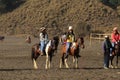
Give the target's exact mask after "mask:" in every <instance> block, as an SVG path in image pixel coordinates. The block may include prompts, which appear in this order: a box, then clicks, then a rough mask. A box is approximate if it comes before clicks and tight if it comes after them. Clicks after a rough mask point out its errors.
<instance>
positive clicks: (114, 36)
mask: <svg viewBox="0 0 120 80" xmlns="http://www.w3.org/2000/svg"><path fill="white" fill-rule="evenodd" d="M111 39H112V42H117V41H118V40H120V34H114V33H112V34H111Z"/></svg>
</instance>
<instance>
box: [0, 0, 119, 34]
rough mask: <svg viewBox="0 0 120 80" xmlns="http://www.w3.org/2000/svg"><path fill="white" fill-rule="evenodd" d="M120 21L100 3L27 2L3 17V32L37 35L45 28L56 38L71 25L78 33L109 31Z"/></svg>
mask: <svg viewBox="0 0 120 80" xmlns="http://www.w3.org/2000/svg"><path fill="white" fill-rule="evenodd" d="M118 22H119V18H118V14H117V13H116V11H115V10H113V9H112V8H110V7H108V6H105V5H104V4H102V3H101V2H99V1H98V0H26V1H25V2H24V3H23V4H21V5H20V6H19V7H17V8H16V9H14V10H12V11H10V12H8V13H4V14H2V15H0V33H1V34H4V33H5V34H9V35H12V34H32V35H34V36H36V35H38V33H39V28H40V27H43V26H45V27H46V28H47V30H48V33H49V34H50V35H54V34H61V32H63V31H66V30H67V28H68V26H69V25H72V26H73V27H74V29H75V30H77V32H79V34H81V33H83V34H86V32H87V33H89V32H91V31H95V30H96V31H100V32H105V31H107V32H110V31H111V29H112V27H114V25H118ZM103 29H104V30H103Z"/></svg>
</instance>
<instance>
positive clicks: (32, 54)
mask: <svg viewBox="0 0 120 80" xmlns="http://www.w3.org/2000/svg"><path fill="white" fill-rule="evenodd" d="M34 55H35V49H34V48H33V47H32V50H31V59H32V60H33V59H34Z"/></svg>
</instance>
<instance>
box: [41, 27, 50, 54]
mask: <svg viewBox="0 0 120 80" xmlns="http://www.w3.org/2000/svg"><path fill="white" fill-rule="evenodd" d="M40 30H41V33H40V35H39V36H40V51H41V55H43V54H44V53H45V51H44V50H45V46H46V44H47V42H48V34H47V32H46V28H45V27H42V28H40Z"/></svg>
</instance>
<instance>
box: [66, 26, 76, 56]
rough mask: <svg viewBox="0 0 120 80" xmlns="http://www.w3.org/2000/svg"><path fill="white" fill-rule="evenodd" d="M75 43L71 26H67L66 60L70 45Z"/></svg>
mask: <svg viewBox="0 0 120 80" xmlns="http://www.w3.org/2000/svg"><path fill="white" fill-rule="evenodd" d="M74 41H75V35H74V33H73V28H72V26H69V28H68V32H67V34H66V56H65V57H66V58H67V57H68V54H69V50H70V47H71V45H72V43H73V42H74Z"/></svg>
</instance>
